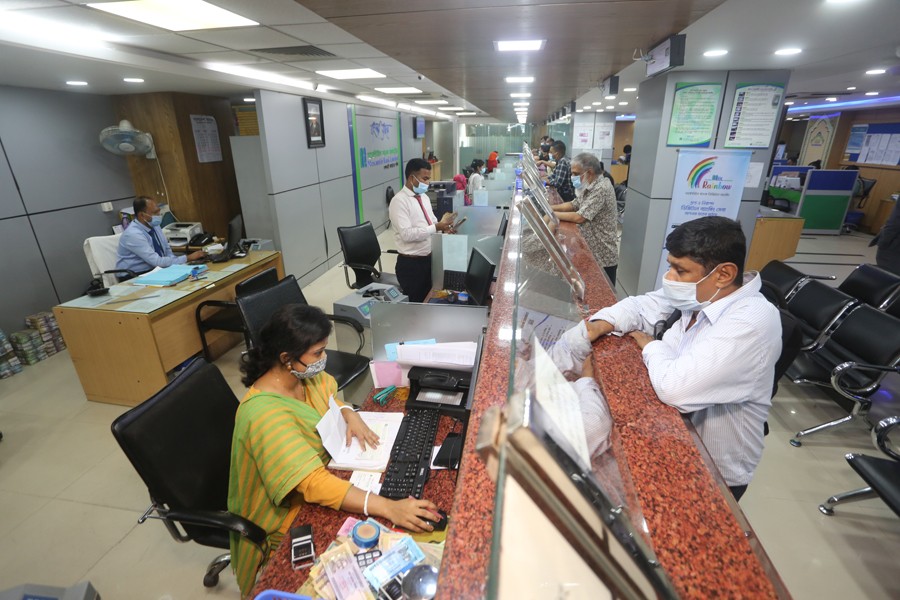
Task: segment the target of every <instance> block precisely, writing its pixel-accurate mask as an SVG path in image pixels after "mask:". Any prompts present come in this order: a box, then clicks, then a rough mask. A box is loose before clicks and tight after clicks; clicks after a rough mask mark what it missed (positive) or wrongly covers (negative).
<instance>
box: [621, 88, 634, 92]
mask: <svg viewBox="0 0 900 600" xmlns="http://www.w3.org/2000/svg"><path fill="white" fill-rule="evenodd" d="M623 91H626V92H636V91H637V88H625V89H624V90H623Z"/></svg>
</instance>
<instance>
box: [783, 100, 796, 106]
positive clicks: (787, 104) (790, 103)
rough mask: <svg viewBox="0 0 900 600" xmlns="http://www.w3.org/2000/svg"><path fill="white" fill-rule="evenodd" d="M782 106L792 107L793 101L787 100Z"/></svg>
mask: <svg viewBox="0 0 900 600" xmlns="http://www.w3.org/2000/svg"><path fill="white" fill-rule="evenodd" d="M784 105H785V106H793V105H794V101H793V100H788V101H787V102H785V103H784Z"/></svg>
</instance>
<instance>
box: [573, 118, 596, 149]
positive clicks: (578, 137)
mask: <svg viewBox="0 0 900 600" xmlns="http://www.w3.org/2000/svg"><path fill="white" fill-rule="evenodd" d="M593 141H594V121H593V116H592V117H591V121H590V122H587V123H584V122H580V123H579V122H578V121H576V122H575V124H574V125H573V134H572V149H574V150H586V149H588V148H591V142H593Z"/></svg>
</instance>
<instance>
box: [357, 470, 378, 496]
mask: <svg viewBox="0 0 900 600" xmlns="http://www.w3.org/2000/svg"><path fill="white" fill-rule="evenodd" d="M350 483H351V484H352V485H355V486H356V487H358V488H359V489H361V490H364V491H370V492H372V493H373V494H379V493H381V473H378V472H377V471H353V473H351V474H350Z"/></svg>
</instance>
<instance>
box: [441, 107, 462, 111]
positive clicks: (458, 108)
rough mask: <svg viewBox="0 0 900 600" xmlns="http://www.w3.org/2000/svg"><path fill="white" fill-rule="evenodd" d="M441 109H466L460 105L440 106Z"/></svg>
mask: <svg viewBox="0 0 900 600" xmlns="http://www.w3.org/2000/svg"><path fill="white" fill-rule="evenodd" d="M441 110H444V111H447V110H466V109H465V108H464V107H462V106H442V107H441Z"/></svg>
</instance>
